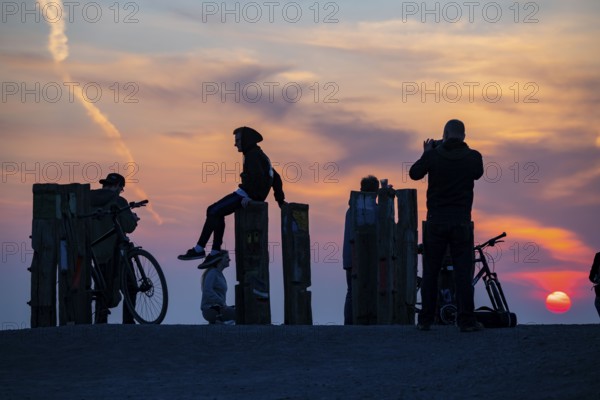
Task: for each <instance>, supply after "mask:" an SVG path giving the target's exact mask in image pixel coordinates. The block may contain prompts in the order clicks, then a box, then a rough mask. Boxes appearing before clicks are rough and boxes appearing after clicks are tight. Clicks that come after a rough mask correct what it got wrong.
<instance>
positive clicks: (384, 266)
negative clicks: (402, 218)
mask: <svg viewBox="0 0 600 400" xmlns="http://www.w3.org/2000/svg"><path fill="white" fill-rule="evenodd" d="M377 204H378V206H377V210H378V212H377V252H378V264H379V265H378V269H377V323H378V324H391V323H392V321H393V309H394V302H393V300H394V299H393V294H394V293H393V289H394V287H393V284H394V277H395V265H394V264H395V256H394V241H395V236H396V235H395V207H394V192H393V191H392V190H391V189H388V188H381V189H379V192H378V201H377Z"/></svg>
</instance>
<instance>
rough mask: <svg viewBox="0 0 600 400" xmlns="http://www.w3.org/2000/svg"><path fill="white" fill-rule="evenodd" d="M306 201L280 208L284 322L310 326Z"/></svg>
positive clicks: (308, 236)
mask: <svg viewBox="0 0 600 400" xmlns="http://www.w3.org/2000/svg"><path fill="white" fill-rule="evenodd" d="M308 227H309V226H308V204H299V203H287V204H284V205H283V206H282V208H281V238H282V242H283V243H282V254H283V293H284V323H285V324H286V325H312V306H311V292H310V291H309V290H308V288H309V287H310V285H311V274H310V235H309V229H308Z"/></svg>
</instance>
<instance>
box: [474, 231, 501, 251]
mask: <svg viewBox="0 0 600 400" xmlns="http://www.w3.org/2000/svg"><path fill="white" fill-rule="evenodd" d="M505 236H506V232H502V233H501V234H500V235H498V236H496V237H493V238H491V239H490V240H488V241H487V242H485V243H482V244H480V245H477V246H475V249H483V248H484V247H487V246H492V247H493V246H494V245H495V244H496V243H498V242H501V240H500V239H502V238H503V237H505Z"/></svg>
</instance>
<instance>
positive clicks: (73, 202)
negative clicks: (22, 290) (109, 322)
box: [58, 183, 92, 325]
mask: <svg viewBox="0 0 600 400" xmlns="http://www.w3.org/2000/svg"><path fill="white" fill-rule="evenodd" d="M60 192H61V199H62V201H61V221H60V225H61V226H60V238H59V239H60V243H59V245H60V250H59V254H60V256H59V268H58V272H59V273H58V305H59V324H60V325H65V324H71V323H75V324H85V323H87V324H89V323H91V322H92V313H91V292H90V290H89V288H90V280H91V278H90V270H89V269H90V264H91V249H90V226H89V224H90V223H91V222H90V220H89V219H88V218H77V216H78V215H84V214H88V213H89V212H90V210H89V208H90V185H89V184H79V183H73V184H70V185H61V186H60Z"/></svg>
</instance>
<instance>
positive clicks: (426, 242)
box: [409, 119, 483, 332]
mask: <svg viewBox="0 0 600 400" xmlns="http://www.w3.org/2000/svg"><path fill="white" fill-rule="evenodd" d="M464 140H465V126H464V124H463V123H462V122H461V121H459V120H456V119H453V120H450V121H448V122H447V123H446V126H445V127H444V135H443V139H442V140H441V141H435V140H432V139H427V140H426V141H425V142H424V143H423V150H424V151H423V155H422V156H421V158H420V159H419V160H418V161H417V162H415V163H414V164H413V166H412V167H411V169H410V171H409V174H410V177H411V179H413V180H419V179H422V178H424V177H425V175H429V177H428V186H427V223H426V227H425V229H424V231H423V246H424V248H423V253H424V254H423V281H422V283H421V298H422V303H423V309H422V311H421V312H420V313H419V321H418V325H417V328H418V329H420V330H429V329H430V326H431V324H432V323H433V322H434V316H435V310H436V302H437V294H438V287H437V283H438V275H439V272H440V269H441V267H442V265H443V259H444V254H445V252H446V247H447V246H448V245H449V246H450V253H451V256H452V260H453V262H454V265H453V267H454V282H455V286H456V297H457V305H458V316H457V324H458V326H459V328H460V330H461V332H473V331H478V330H480V329H482V327H483V326H482V325H481V324H480V323H478V322H477V321H476V319H475V314H474V308H475V307H474V301H473V286H472V279H473V229H472V227H471V209H472V206H473V187H474V183H475V181H476V180H477V179H479V178H480V177H481V176H482V175H483V159H482V157H481V154H480V153H479V152H478V151H476V150H472V149H470V148H469V146H468V145H467V144H466V143H465V141H464Z"/></svg>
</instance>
